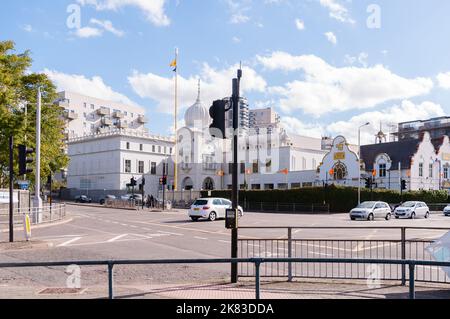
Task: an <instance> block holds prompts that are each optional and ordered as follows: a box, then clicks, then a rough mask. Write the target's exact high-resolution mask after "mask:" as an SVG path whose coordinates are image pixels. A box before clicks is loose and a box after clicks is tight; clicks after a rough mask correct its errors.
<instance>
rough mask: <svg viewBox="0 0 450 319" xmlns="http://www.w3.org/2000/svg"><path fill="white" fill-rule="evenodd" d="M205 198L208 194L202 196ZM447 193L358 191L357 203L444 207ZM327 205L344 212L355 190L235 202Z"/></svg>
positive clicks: (248, 194)
mask: <svg viewBox="0 0 450 319" xmlns="http://www.w3.org/2000/svg"><path fill="white" fill-rule="evenodd" d="M202 196H204V197H208V192H206V191H205V192H202ZM212 197H222V198H228V199H231V191H229V190H228V191H213V192H212ZM447 199H448V193H447V191H413V192H407V193H403V195H400V192H399V191H393V190H373V192H371V191H370V190H369V189H366V188H363V189H361V201H368V200H379V201H384V202H387V203H391V204H397V203H400V202H404V201H409V200H416V201H424V202H426V203H430V204H432V203H446V202H447ZM244 201H245V202H265V203H277V202H278V203H296V204H329V205H330V211H331V212H348V211H350V210H351V209H352V208H354V207H355V206H356V204H357V202H358V189H357V188H352V187H340V186H330V187H328V188H323V187H313V188H301V189H290V190H251V191H240V192H239V202H240V203H241V205H242V203H244Z"/></svg>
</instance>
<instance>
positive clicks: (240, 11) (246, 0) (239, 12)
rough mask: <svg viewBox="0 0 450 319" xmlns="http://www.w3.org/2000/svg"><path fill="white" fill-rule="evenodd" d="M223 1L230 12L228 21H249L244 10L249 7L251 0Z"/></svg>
mask: <svg viewBox="0 0 450 319" xmlns="http://www.w3.org/2000/svg"><path fill="white" fill-rule="evenodd" d="M225 2H226V4H227V6H228V10H229V11H230V13H231V17H230V23H232V24H241V23H247V22H248V21H250V17H249V16H248V15H247V14H246V12H247V11H249V10H250V9H251V6H252V0H225Z"/></svg>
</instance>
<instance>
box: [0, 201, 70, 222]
mask: <svg viewBox="0 0 450 319" xmlns="http://www.w3.org/2000/svg"><path fill="white" fill-rule="evenodd" d="M24 215H28V216H29V217H30V221H31V223H32V224H33V225H36V224H42V223H50V222H54V221H59V220H62V219H64V218H65V217H66V204H53V205H46V206H43V207H42V208H41V209H39V208H36V207H31V208H29V207H26V208H14V210H13V220H14V224H22V223H23V217H24ZM39 215H40V218H38V216H39ZM8 221H9V209H1V210H0V224H1V223H6V222H8Z"/></svg>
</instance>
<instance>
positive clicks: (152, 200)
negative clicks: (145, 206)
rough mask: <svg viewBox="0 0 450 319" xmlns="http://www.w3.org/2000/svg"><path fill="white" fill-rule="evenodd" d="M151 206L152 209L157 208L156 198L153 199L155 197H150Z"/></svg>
mask: <svg viewBox="0 0 450 319" xmlns="http://www.w3.org/2000/svg"><path fill="white" fill-rule="evenodd" d="M150 206H151V207H152V208H155V198H154V197H153V195H152V196H150Z"/></svg>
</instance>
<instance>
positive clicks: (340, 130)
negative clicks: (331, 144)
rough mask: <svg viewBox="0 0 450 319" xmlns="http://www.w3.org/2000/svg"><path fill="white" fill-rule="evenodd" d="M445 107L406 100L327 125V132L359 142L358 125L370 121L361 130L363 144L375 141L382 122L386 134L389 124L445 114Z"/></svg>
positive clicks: (427, 102) (352, 141) (351, 141)
mask: <svg viewBox="0 0 450 319" xmlns="http://www.w3.org/2000/svg"><path fill="white" fill-rule="evenodd" d="M444 114H445V112H444V110H443V108H442V107H441V106H440V105H439V104H435V103H433V102H429V101H426V102H423V103H420V104H414V103H413V102H411V101H408V100H404V101H402V102H401V104H400V105H394V106H391V107H388V108H385V109H382V110H378V111H373V112H366V113H362V114H359V115H356V116H354V117H352V118H350V119H349V120H347V121H338V122H334V123H331V124H329V125H327V126H326V127H325V132H326V133H328V134H331V135H333V136H337V135H344V136H345V137H346V138H347V139H348V141H349V142H350V143H354V144H356V143H357V142H358V127H359V126H361V125H363V124H365V123H367V122H370V126H368V127H366V128H364V129H363V130H362V131H361V141H362V143H363V144H372V143H374V142H375V134H377V133H378V131H379V130H380V123H382V124H383V131H384V133H385V134H387V133H389V125H396V124H397V123H398V122H399V119H401V120H402V121H415V120H425V119H429V118H433V117H439V116H443V115H444Z"/></svg>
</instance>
